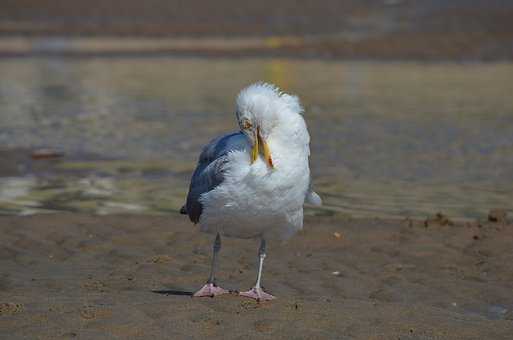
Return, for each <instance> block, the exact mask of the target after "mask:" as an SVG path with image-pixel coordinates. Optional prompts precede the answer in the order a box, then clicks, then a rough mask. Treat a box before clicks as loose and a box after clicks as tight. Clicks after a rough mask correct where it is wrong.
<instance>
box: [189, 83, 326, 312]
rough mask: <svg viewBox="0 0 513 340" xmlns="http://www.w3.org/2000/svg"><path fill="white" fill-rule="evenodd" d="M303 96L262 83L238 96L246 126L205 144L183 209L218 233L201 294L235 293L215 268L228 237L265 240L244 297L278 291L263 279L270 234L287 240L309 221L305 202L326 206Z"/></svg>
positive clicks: (198, 294) (240, 122)
mask: <svg viewBox="0 0 513 340" xmlns="http://www.w3.org/2000/svg"><path fill="white" fill-rule="evenodd" d="M302 114H303V108H302V106H301V104H300V101H299V98H298V97H297V96H295V95H290V94H287V93H284V92H282V91H281V90H280V89H279V88H278V87H277V86H275V85H272V84H269V83H265V82H258V83H254V84H251V85H249V86H247V87H246V88H244V89H242V90H241V91H240V93H239V94H238V96H237V98H236V112H235V115H236V118H237V123H238V126H239V129H240V130H239V131H237V132H233V133H228V134H225V135H222V136H219V137H217V138H215V139H213V140H212V141H210V143H208V144H207V145H206V146H205V147H204V148H203V150H202V152H201V154H200V156H199V160H198V164H197V166H196V169H195V170H194V172H193V174H192V178H191V182H190V186H189V192H188V194H187V199H186V203H185V204H184V206H183V207H182V209H181V210H180V212H181V213H182V214H186V215H188V216H189V218H190V220H191V221H192V222H193V223H194V224H199V226H200V230H201V231H202V232H207V233H210V234H214V235H216V236H215V239H214V242H213V255H212V263H211V268H210V275H209V278H208V280H207V282H206V284H205V285H204V286H203V287H202V288H201V289H199V290H198V291H197V292H195V293H194V294H193V296H194V297H203V296H209V297H214V296H217V295H221V294H226V293H230V291H229V290H227V289H224V288H222V287H221V286H219V285H218V284H217V280H216V277H215V273H216V270H217V266H218V262H219V260H218V253H219V252H220V250H221V236H223V237H224V236H226V237H236V238H247V239H251V238H257V239H260V245H259V247H258V270H257V279H256V283H255V285H254V286H253V288H251V289H250V290H248V291H244V292H239V293H238V294H239V295H240V296H243V297H248V298H252V299H255V300H257V301H259V302H260V301H266V300H273V299H275V296H273V295H271V294H269V293H267V292H265V291H264V289H263V288H262V285H261V280H262V271H263V263H264V259H265V257H266V240H270V239H279V240H287V239H289V238H290V237H291V236H293V235H294V234H295V233H296V232H297V231H299V230H300V229H302V227H303V206H304V204H305V203H310V204H313V205H321V204H322V200H321V198H320V196H319V195H318V194H317V193H316V192H315V191H313V189H312V180H311V176H310V165H309V157H310V146H309V145H310V135H309V133H308V129H307V126H306V123H305V120H304V118H303V115H302Z"/></svg>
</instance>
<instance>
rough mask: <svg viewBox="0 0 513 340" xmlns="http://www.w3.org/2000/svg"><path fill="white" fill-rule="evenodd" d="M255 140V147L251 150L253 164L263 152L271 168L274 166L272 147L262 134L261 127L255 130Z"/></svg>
mask: <svg viewBox="0 0 513 340" xmlns="http://www.w3.org/2000/svg"><path fill="white" fill-rule="evenodd" d="M253 140H254V142H253V149H252V150H251V164H253V163H254V162H255V161H256V160H257V158H258V155H259V154H260V153H262V154H263V156H264V159H265V162H266V163H267V165H269V167H270V168H274V164H273V158H272V156H271V149H270V148H269V145H268V144H267V142H266V141H265V139H263V138H262V136H261V135H260V128H258V127H257V129H256V131H255V136H254V139H253Z"/></svg>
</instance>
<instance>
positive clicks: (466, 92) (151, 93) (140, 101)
mask: <svg viewBox="0 0 513 340" xmlns="http://www.w3.org/2000/svg"><path fill="white" fill-rule="evenodd" d="M0 74H1V75H2V77H1V79H0V145H2V148H34V147H43V146H44V147H50V148H57V149H59V150H63V151H65V152H66V155H68V157H65V158H64V159H63V160H62V161H60V162H58V164H56V165H55V168H52V169H53V170H52V171H49V172H46V173H44V174H33V173H30V171H29V173H25V174H24V175H23V176H17V177H16V176H15V177H5V178H0V179H1V180H0V211H2V212H4V213H20V212H22V211H23V212H27V211H28V212H29V213H30V212H37V211H54V210H70V211H91V212H97V213H113V212H124V211H131V212H148V213H154V212H166V213H167V212H171V211H173V212H175V211H176V210H177V209H178V208H179V207H180V206H181V203H183V197H184V195H185V192H186V190H187V186H188V183H187V180H188V178H189V176H190V172H191V171H192V170H193V167H194V164H195V161H196V158H197V155H198V153H199V151H200V148H201V146H202V145H203V144H204V143H206V142H207V141H208V140H209V139H211V138H212V137H214V136H215V135H217V134H220V133H223V132H225V131H229V130H233V129H235V126H236V125H235V120H234V113H233V111H234V98H235V95H236V94H237V92H238V90H239V89H240V88H242V87H243V86H245V85H247V84H249V83H251V82H253V81H256V80H266V81H271V82H274V83H277V84H278V85H280V86H282V87H283V88H284V89H285V90H287V91H291V92H294V93H297V94H299V95H300V97H301V98H302V101H303V103H304V106H305V109H306V114H305V116H306V119H307V122H308V124H309V128H310V132H311V135H312V168H313V173H314V178H315V184H316V187H317V189H318V191H320V192H321V193H322V194H323V197H324V201H325V203H326V206H327V208H325V210H323V211H324V212H332V211H339V212H343V213H350V214H353V215H372V216H374V215H380V216H397V215H399V216H406V215H409V216H425V215H427V214H433V213H435V212H437V211H443V212H444V213H447V214H450V215H452V216H459V217H479V216H483V215H484V214H485V213H486V212H487V211H488V210H489V209H490V208H496V207H502V208H507V209H513V200H512V198H513V183H512V182H511V178H513V157H512V155H513V99H512V97H511V93H510V92H511V88H513V64H450V63H447V64H443V63H442V64H416V63H368V62H365V63H358V62H335V61H331V62H326V61H315V60H309V61H291V60H286V59H277V60H275V59H239V60H237V59H226V60H224V59H213V60H211V59H201V58H199V59H195V58H119V59H117V58H112V59H77V60H74V59H64V60H62V59H44V58H34V59H20V60H14V59H5V60H0ZM318 213H321V212H318Z"/></svg>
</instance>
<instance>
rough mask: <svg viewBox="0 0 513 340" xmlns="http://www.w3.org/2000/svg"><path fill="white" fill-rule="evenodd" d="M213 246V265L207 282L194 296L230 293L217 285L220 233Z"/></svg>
mask: <svg viewBox="0 0 513 340" xmlns="http://www.w3.org/2000/svg"><path fill="white" fill-rule="evenodd" d="M213 248H214V249H213V255H212V266H211V267H210V276H209V277H208V281H207V283H206V284H205V285H204V286H203V287H202V288H201V289H200V290H198V291H197V292H196V293H194V294H193V296H194V297H201V296H209V297H214V296H216V295H221V294H226V293H229V291H227V290H226V289H223V288H221V287H218V286H217V285H216V277H215V272H216V269H217V254H218V253H219V251H220V250H221V235H219V233H217V236H216V239H215V240H214V246H213Z"/></svg>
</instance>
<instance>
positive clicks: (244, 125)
mask: <svg viewBox="0 0 513 340" xmlns="http://www.w3.org/2000/svg"><path fill="white" fill-rule="evenodd" d="M252 126H253V125H251V123H250V121H249V120H244V121H243V122H242V128H243V129H244V130H247V129H251V127H252Z"/></svg>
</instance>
